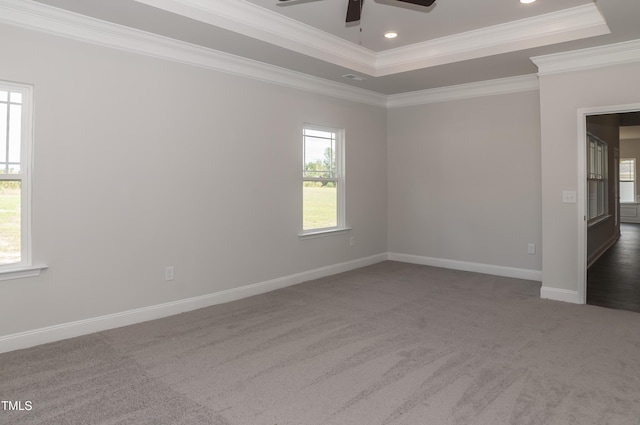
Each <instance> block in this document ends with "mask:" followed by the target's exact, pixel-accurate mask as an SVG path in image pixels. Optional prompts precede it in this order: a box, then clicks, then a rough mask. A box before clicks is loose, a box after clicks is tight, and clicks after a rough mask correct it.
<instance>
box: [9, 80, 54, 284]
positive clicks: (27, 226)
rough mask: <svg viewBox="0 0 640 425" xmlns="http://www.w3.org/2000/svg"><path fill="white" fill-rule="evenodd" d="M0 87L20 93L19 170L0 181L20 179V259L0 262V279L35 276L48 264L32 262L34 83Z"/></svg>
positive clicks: (10, 83) (10, 84)
mask: <svg viewBox="0 0 640 425" xmlns="http://www.w3.org/2000/svg"><path fill="white" fill-rule="evenodd" d="M0 91H7V92H10V93H20V94H22V112H21V114H22V115H21V118H22V120H21V123H20V124H21V129H20V136H21V139H20V173H19V174H0V181H19V182H20V194H21V201H20V202H21V204H20V213H21V216H20V236H21V241H20V242H21V244H20V261H19V262H16V263H10V264H3V265H0V280H8V279H17V278H22V277H33V276H37V275H39V274H40V271H41V270H42V269H45V268H47V266H45V265H41V266H33V265H32V238H31V236H32V235H31V215H32V211H31V186H32V183H31V180H32V178H31V177H32V166H33V158H32V152H33V87H32V86H30V85H27V84H20V83H14V82H8V81H0ZM9 103H11V102H8V104H7V106H9ZM7 109H9V108H7ZM8 127H9V125H7V131H8ZM7 136H8V135H7ZM7 143H8V139H7ZM7 161H8V158H7ZM0 166H2V164H0Z"/></svg>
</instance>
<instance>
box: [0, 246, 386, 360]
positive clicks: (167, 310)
mask: <svg viewBox="0 0 640 425" xmlns="http://www.w3.org/2000/svg"><path fill="white" fill-rule="evenodd" d="M386 259H387V254H386V253H383V254H378V255H373V256H371V257H365V258H360V259H357V260H353V261H347V262H344V263H339V264H334V265H331V266H326V267H321V268H318V269H314V270H309V271H306V272H302V273H296V274H292V275H289V276H285V277H281V278H277V279H272V280H267V281H264V282H259V283H254V284H251V285H246V286H242V287H239V288H234V289H228V290H225V291H220V292H215V293H212V294H206V295H201V296H198V297H193V298H187V299H183V300H178V301H172V302H169V303H164V304H158V305H153V306H149V307H142V308H137V309H134V310H129V311H123V312H120V313H114V314H108V315H105V316H99V317H92V318H89V319H85V320H78V321H75V322H69V323H63V324H60V325H55V326H47V327H45V328H40V329H34V330H30V331H26V332H20V333H16V334H12V335H6V336H0V353H6V352H8V351H13V350H19V349H22V348H28V347H33V346H36V345H40V344H46V343H49V342H54V341H60V340H63V339H67V338H73V337H76V336H81V335H87V334H91V333H94V332H100V331H104V330H108V329H113V328H119V327H121V326H127V325H133V324H135V323H141V322H146V321H148V320H154V319H160V318H162V317H167V316H172V315H174V314H180V313H184V312H186V311H191V310H196V309H199V308H204V307H209V306H212V305H215V304H222V303H226V302H229V301H235V300H239V299H242V298H247V297H251V296H254V295H259V294H263V293H265V292H270V291H273V290H276V289H281V288H285V287H287V286H292V285H296V284H298V283H302V282H306V281H309V280H313V279H319V278H321V277H325V276H331V275H334V274H337V273H342V272H346V271H349V270H354V269H357V268H360V267H365V266H369V265H372V264H376V263H379V262H382V261H385V260H386Z"/></svg>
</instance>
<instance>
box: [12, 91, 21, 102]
mask: <svg viewBox="0 0 640 425" xmlns="http://www.w3.org/2000/svg"><path fill="white" fill-rule="evenodd" d="M9 102H11V103H22V93H15V92H11V93H10V94H9Z"/></svg>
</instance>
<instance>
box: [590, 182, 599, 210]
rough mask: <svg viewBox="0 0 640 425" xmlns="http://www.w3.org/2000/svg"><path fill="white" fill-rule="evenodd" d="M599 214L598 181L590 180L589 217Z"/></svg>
mask: <svg viewBox="0 0 640 425" xmlns="http://www.w3.org/2000/svg"><path fill="white" fill-rule="evenodd" d="M597 215H598V182H597V181H595V180H591V181H589V219H592V218H594V217H596V216H597Z"/></svg>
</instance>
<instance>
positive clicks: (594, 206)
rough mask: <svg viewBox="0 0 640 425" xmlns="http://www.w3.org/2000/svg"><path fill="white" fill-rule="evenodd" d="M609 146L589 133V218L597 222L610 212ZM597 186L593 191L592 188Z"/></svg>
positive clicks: (592, 222)
mask: <svg viewBox="0 0 640 425" xmlns="http://www.w3.org/2000/svg"><path fill="white" fill-rule="evenodd" d="M608 150H609V149H608V146H607V143H606V142H605V141H603V140H602V139H600V138H598V137H596V136H594V135H593V134H591V133H587V193H588V195H589V202H588V204H587V219H588V222H589V223H590V224H595V223H597V222H599V221H601V220H602V219H604V218H606V217H607V216H608V214H609V193H608V192H609V190H608V178H609V170H608ZM592 186H594V187H595V188H596V190H595V193H592V191H591V188H592Z"/></svg>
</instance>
